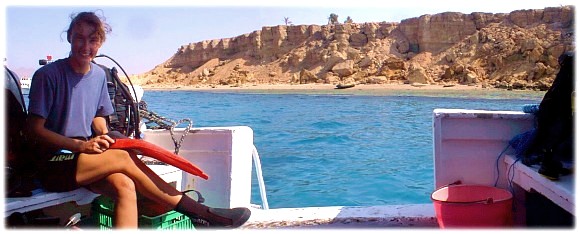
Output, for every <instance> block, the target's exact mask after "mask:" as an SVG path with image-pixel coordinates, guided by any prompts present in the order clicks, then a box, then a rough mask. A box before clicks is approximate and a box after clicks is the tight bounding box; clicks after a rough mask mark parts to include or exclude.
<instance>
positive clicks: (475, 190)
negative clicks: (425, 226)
mask: <svg viewBox="0 0 580 234" xmlns="http://www.w3.org/2000/svg"><path fill="white" fill-rule="evenodd" d="M431 200H432V201H433V204H434V206H435V214H436V215H437V222H438V223H439V227H441V228H450V227H456V228H471V227H487V228H489V227H506V226H511V225H513V218H512V194H511V193H510V192H509V191H507V190H505V189H501V188H496V187H491V186H483V185H449V186H445V187H442V188H440V189H437V190H436V191H435V192H433V193H432V194H431Z"/></svg>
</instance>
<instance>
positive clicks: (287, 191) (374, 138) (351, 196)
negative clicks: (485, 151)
mask: <svg viewBox="0 0 580 234" xmlns="http://www.w3.org/2000/svg"><path fill="white" fill-rule="evenodd" d="M296 92H297V91H243V92H242V91H238V92H199V91H146V92H145V96H144V98H143V99H144V100H145V101H146V102H147V104H148V108H149V110H153V111H155V112H157V113H159V114H161V115H163V116H166V117H169V118H172V119H182V118H190V119H192V120H193V122H194V126H196V127H210V126H239V125H245V126H249V127H251V128H252V129H253V130H254V144H255V145H256V147H257V149H258V151H259V154H260V157H261V160H262V173H263V176H264V181H265V184H266V191H267V195H268V202H269V206H270V208H282V207H309V206H367V205H388V204H414V203H430V202H431V201H430V199H429V196H430V194H431V192H432V191H433V187H434V185H433V184H434V183H433V159H432V157H433V142H432V131H433V130H432V112H433V109H435V108H461V109H484V110H515V111H520V110H521V108H522V106H523V105H525V104H537V103H539V102H540V101H541V99H542V96H543V94H544V93H543V92H508V91H497V92H496V91H493V92H490V91H485V92H481V91H452V90H447V91H445V92H442V91H368V92H363V91H356V92H355V91H350V93H349V92H339V91H332V90H330V91H320V90H319V91H298V92H300V93H296ZM498 153H499V152H498ZM252 203H254V204H261V199H260V193H259V188H258V185H257V180H256V179H255V177H254V178H253V181H252Z"/></svg>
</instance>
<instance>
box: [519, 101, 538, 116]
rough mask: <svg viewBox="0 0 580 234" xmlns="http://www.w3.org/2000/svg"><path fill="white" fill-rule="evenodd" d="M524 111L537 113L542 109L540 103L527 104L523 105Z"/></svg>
mask: <svg viewBox="0 0 580 234" xmlns="http://www.w3.org/2000/svg"><path fill="white" fill-rule="evenodd" d="M522 111H523V112H524V113H530V114H534V115H535V114H536V113H538V111H540V105H539V104H525V105H524V106H523V107H522Z"/></svg>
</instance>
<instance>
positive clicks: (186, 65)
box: [137, 6, 575, 90]
mask: <svg viewBox="0 0 580 234" xmlns="http://www.w3.org/2000/svg"><path fill="white" fill-rule="evenodd" d="M573 21H574V7H573V6H563V7H550V8H545V9H535V10H518V11H513V12H511V13H507V14H506V13H501V14H491V13H481V12H475V13H471V14H462V13H457V12H444V13H440V14H435V15H422V16H419V17H416V18H410V19H405V20H403V21H401V22H400V23H386V22H382V23H361V24H356V23H347V24H336V25H292V26H274V27H263V28H262V29H261V30H258V31H254V32H251V33H248V34H244V35H240V36H237V37H234V38H224V39H215V40H207V41H201V42H196V43H191V44H188V45H183V46H181V47H180V48H179V49H178V50H177V52H176V53H175V54H174V55H173V56H172V57H171V58H169V59H168V60H167V61H166V62H164V63H163V64H160V65H158V66H157V67H156V68H154V69H153V70H151V71H149V72H147V73H145V74H141V75H139V76H138V77H137V82H138V83H141V84H145V85H148V84H156V83H166V84H179V85H196V84H228V85H232V84H235V85H240V84H244V83H249V82H252V83H269V84H271V83H297V82H300V83H315V82H318V83H320V82H326V83H333V84H335V83H337V82H339V81H340V80H347V79H348V80H351V79H352V80H353V81H354V82H355V83H392V82H393V81H399V82H408V83H409V82H418V83H433V84H437V83H445V84H449V83H457V84H471V85H482V86H483V85H485V86H486V87H489V86H493V87H500V88H501V87H513V88H516V87H521V88H523V89H542V90H543V89H545V88H546V87H549V84H551V82H552V81H553V79H554V78H555V75H556V74H557V72H558V70H559V65H558V62H557V59H558V56H559V55H561V54H562V53H564V52H566V51H572V50H574V49H575V48H574V44H573V41H574V31H573V28H574V26H573ZM514 84H516V85H514ZM546 84H548V85H546Z"/></svg>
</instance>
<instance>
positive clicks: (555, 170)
mask: <svg viewBox="0 0 580 234" xmlns="http://www.w3.org/2000/svg"><path fill="white" fill-rule="evenodd" d="M543 151H544V158H543V160H542V165H541V166H540V169H538V173H540V175H542V176H544V177H546V178H548V179H549V180H558V179H560V172H562V171H563V166H562V163H561V162H560V161H557V160H555V159H554V157H553V156H554V155H553V152H552V150H543Z"/></svg>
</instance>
